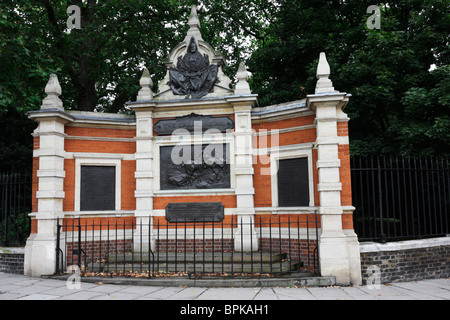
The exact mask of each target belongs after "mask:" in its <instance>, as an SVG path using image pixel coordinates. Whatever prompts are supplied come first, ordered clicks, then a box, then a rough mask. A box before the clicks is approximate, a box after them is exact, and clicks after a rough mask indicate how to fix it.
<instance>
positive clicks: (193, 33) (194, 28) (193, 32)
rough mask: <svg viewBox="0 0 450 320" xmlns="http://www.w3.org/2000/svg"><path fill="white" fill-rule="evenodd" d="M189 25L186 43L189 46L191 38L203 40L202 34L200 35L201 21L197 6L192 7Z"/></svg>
mask: <svg viewBox="0 0 450 320" xmlns="http://www.w3.org/2000/svg"><path fill="white" fill-rule="evenodd" d="M188 25H189V30H188V32H187V35H186V38H184V41H185V42H186V43H187V44H189V41H190V39H191V37H195V39H196V40H203V38H202V34H201V33H200V20H199V19H198V14H197V6H196V5H195V4H194V5H192V7H191V15H190V16H189V20H188Z"/></svg>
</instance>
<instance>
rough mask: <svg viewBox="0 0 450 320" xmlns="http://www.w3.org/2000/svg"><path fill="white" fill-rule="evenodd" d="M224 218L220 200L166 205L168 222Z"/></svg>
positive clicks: (204, 220)
mask: <svg viewBox="0 0 450 320" xmlns="http://www.w3.org/2000/svg"><path fill="white" fill-rule="evenodd" d="M223 218H224V206H223V204H222V203H221V202H182V203H169V204H168V205H167V206H166V219H167V221H169V222H178V223H183V222H220V221H222V220H223Z"/></svg>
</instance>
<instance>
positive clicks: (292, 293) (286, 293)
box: [273, 288, 315, 300]
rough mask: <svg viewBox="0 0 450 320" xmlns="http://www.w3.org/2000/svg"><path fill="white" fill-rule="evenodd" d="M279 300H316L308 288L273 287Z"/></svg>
mask: <svg viewBox="0 0 450 320" xmlns="http://www.w3.org/2000/svg"><path fill="white" fill-rule="evenodd" d="M273 291H274V292H275V294H276V295H277V297H278V299H279V300H315V297H314V296H313V295H312V294H311V292H309V291H308V290H307V289H306V288H273Z"/></svg>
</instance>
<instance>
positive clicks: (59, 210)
mask: <svg viewBox="0 0 450 320" xmlns="http://www.w3.org/2000/svg"><path fill="white" fill-rule="evenodd" d="M45 92H46V94H47V97H46V98H45V99H44V100H43V103H42V106H41V110H39V111H35V112H31V113H29V118H31V119H34V120H35V121H37V122H38V123H39V125H38V128H37V129H36V130H35V134H36V135H37V136H39V149H37V150H35V154H34V156H35V157H39V170H38V171H37V177H38V179H39V186H38V190H37V192H36V198H37V200H38V211H37V212H36V213H35V214H36V217H35V219H36V221H37V233H35V234H32V235H31V236H30V238H29V239H28V240H27V243H26V246H25V274H26V275H29V276H33V277H40V276H42V275H50V274H54V272H55V267H56V251H55V250H56V239H57V238H56V232H57V230H56V226H57V219H58V218H60V219H62V218H64V213H63V199H64V177H65V171H64V154H65V151H64V138H65V134H64V125H65V123H67V122H68V121H70V117H69V116H68V115H67V114H65V113H64V109H63V106H62V101H61V100H60V99H59V96H60V94H61V87H60V85H59V82H58V78H57V77H56V75H51V76H50V80H49V82H48V84H47V86H46V87H45ZM61 223H62V221H61ZM61 246H62V247H64V244H63V243H62V242H61Z"/></svg>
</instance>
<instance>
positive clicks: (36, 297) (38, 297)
mask: <svg viewBox="0 0 450 320" xmlns="http://www.w3.org/2000/svg"><path fill="white" fill-rule="evenodd" d="M58 298H59V296H54V295H51V294H42V293H34V294H30V295H28V296H24V297H22V298H19V299H18V300H55V299H58Z"/></svg>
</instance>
